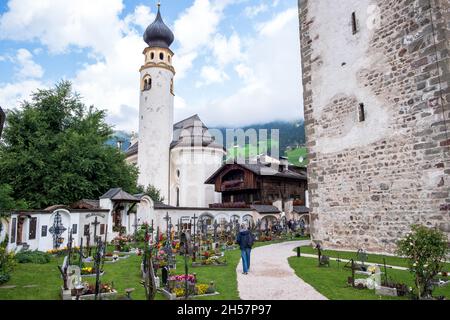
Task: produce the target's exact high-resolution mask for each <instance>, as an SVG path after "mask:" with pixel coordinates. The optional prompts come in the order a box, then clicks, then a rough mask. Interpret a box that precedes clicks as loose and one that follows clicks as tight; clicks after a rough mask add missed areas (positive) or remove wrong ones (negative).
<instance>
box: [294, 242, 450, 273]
mask: <svg viewBox="0 0 450 320" xmlns="http://www.w3.org/2000/svg"><path fill="white" fill-rule="evenodd" d="M301 253H307V254H315V255H317V250H316V249H314V248H313V247H311V246H308V247H302V248H301ZM322 254H324V255H326V256H329V257H332V258H338V257H339V258H340V259H348V260H350V259H354V260H357V257H356V251H335V250H322ZM367 258H368V259H367V262H371V263H377V264H383V258H384V259H386V264H387V265H391V266H399V267H405V268H407V267H408V259H406V258H400V257H395V256H387V255H380V254H371V253H368V254H367ZM444 270H447V271H450V263H446V264H445V266H444Z"/></svg>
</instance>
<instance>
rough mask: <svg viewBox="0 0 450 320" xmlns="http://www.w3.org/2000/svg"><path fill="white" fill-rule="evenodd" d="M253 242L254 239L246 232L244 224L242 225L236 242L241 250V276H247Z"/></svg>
mask: <svg viewBox="0 0 450 320" xmlns="http://www.w3.org/2000/svg"><path fill="white" fill-rule="evenodd" d="M254 241H255V239H254V238H253V234H252V233H251V232H250V231H248V229H247V226H246V225H245V224H242V225H241V230H240V232H239V234H238V236H237V239H236V242H237V243H238V244H239V247H240V248H241V257H242V267H243V269H244V270H243V274H248V271H249V269H250V254H251V251H252V247H253V243H254Z"/></svg>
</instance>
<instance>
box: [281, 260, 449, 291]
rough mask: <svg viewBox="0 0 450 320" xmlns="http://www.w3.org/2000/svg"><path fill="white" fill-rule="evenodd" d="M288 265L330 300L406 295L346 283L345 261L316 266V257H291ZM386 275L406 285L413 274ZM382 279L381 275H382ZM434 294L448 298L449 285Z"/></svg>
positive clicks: (389, 271) (410, 280)
mask: <svg viewBox="0 0 450 320" xmlns="http://www.w3.org/2000/svg"><path fill="white" fill-rule="evenodd" d="M289 265H290V266H291V267H292V268H293V269H294V270H295V273H296V275H297V276H298V277H300V278H302V279H303V280H304V281H305V282H307V283H309V284H310V285H311V286H313V287H314V288H315V289H316V290H317V291H318V292H320V293H321V294H323V295H324V296H325V297H327V298H328V299H331V300H402V299H407V298H406V297H384V296H383V297H382V296H378V295H376V294H375V290H368V289H364V290H359V289H355V288H352V287H351V286H349V285H348V284H347V278H348V277H350V276H351V271H350V270H349V269H344V265H345V263H342V262H341V263H340V265H339V267H338V263H337V262H336V261H330V267H329V268H328V267H320V268H319V267H318V266H317V259H314V258H306V257H301V258H297V257H291V258H289ZM388 277H391V278H392V279H393V280H395V281H397V282H401V283H405V284H407V285H408V286H411V287H412V286H413V283H414V281H413V275H412V274H411V273H409V272H408V271H402V270H393V269H388ZM382 279H383V275H382ZM433 294H434V296H441V295H443V296H445V297H446V298H447V299H449V298H450V286H447V287H441V288H437V289H435V290H434V292H433Z"/></svg>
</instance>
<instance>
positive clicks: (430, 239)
mask: <svg viewBox="0 0 450 320" xmlns="http://www.w3.org/2000/svg"><path fill="white" fill-rule="evenodd" d="M411 230H412V232H411V233H409V234H408V235H407V236H406V237H405V238H404V239H402V240H400V241H399V242H398V250H397V251H398V254H399V255H401V256H405V257H407V258H408V259H409V269H410V271H411V272H412V273H413V274H414V275H415V286H416V288H415V289H416V295H417V297H418V298H419V299H420V298H422V297H427V298H429V297H431V293H432V287H433V286H432V280H433V278H434V277H435V276H436V275H438V274H439V272H440V271H441V270H442V268H443V266H444V262H445V257H446V254H447V251H448V244H447V237H446V236H445V235H444V234H443V233H442V232H441V231H439V230H437V229H430V228H427V227H425V226H419V225H414V226H412V227H411Z"/></svg>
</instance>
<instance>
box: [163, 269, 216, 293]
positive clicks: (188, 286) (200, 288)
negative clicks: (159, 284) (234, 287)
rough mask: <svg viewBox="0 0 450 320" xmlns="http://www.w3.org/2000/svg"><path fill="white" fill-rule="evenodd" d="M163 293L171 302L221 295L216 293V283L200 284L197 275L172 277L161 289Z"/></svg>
mask: <svg viewBox="0 0 450 320" xmlns="http://www.w3.org/2000/svg"><path fill="white" fill-rule="evenodd" d="M161 292H162V294H163V295H164V296H165V297H166V298H167V299H169V300H181V299H186V297H188V299H192V298H196V297H205V296H215V295H218V294H219V293H218V292H217V291H216V288H215V284H214V282H210V283H209V284H205V283H200V282H198V279H197V275H196V274H195V273H194V274H182V275H170V276H169V277H168V279H167V284H166V285H165V286H164V287H163V288H161ZM186 293H187V294H186Z"/></svg>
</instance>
